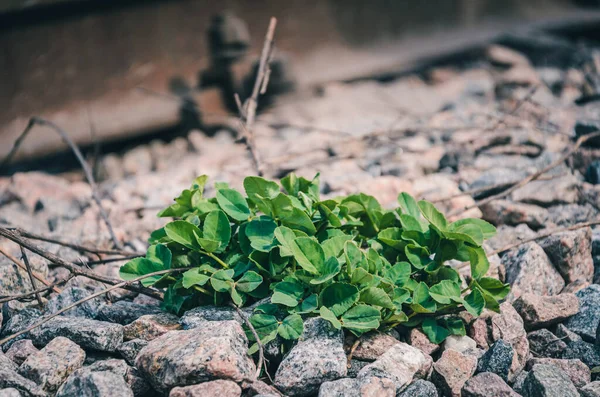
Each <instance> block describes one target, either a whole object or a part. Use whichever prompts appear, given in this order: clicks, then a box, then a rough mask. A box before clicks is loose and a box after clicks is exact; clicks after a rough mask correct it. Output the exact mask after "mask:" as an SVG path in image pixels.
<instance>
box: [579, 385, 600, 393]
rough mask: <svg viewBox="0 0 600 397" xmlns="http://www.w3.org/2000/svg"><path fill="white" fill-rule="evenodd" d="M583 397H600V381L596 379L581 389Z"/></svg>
mask: <svg viewBox="0 0 600 397" xmlns="http://www.w3.org/2000/svg"><path fill="white" fill-rule="evenodd" d="M579 394H581V397H600V381H594V382H591V383H588V384H587V385H585V386H583V387H582V388H581V389H580V390H579Z"/></svg>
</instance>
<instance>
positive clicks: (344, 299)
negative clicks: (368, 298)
mask: <svg viewBox="0 0 600 397" xmlns="http://www.w3.org/2000/svg"><path fill="white" fill-rule="evenodd" d="M359 296H360V294H359V291H358V288H356V287H355V286H354V285H350V284H346V283H333V284H331V285H328V286H327V287H325V289H323V291H321V294H320V295H319V301H320V302H321V306H325V307H327V308H328V309H329V310H331V311H332V312H333V314H335V315H336V316H341V315H342V314H344V313H345V312H346V310H348V309H349V308H350V307H352V305H354V304H355V303H356V302H357V301H358V298H359Z"/></svg>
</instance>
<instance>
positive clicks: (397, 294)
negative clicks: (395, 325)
mask: <svg viewBox="0 0 600 397" xmlns="http://www.w3.org/2000/svg"><path fill="white" fill-rule="evenodd" d="M409 301H410V291H409V290H407V289H404V288H394V299H393V300H392V303H393V304H394V306H395V307H396V309H397V310H402V305H403V304H404V303H408V302H409Z"/></svg>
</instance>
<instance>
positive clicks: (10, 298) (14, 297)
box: [0, 275, 73, 304]
mask: <svg viewBox="0 0 600 397" xmlns="http://www.w3.org/2000/svg"><path fill="white" fill-rule="evenodd" d="M71 278H73V277H72V276H71V275H69V277H67V278H66V279H64V280H60V281H57V282H55V283H52V284H50V285H48V286H46V287H42V288H39V289H36V290H34V291H31V292H26V293H24V294H19V295H8V296H3V297H1V298H0V304H2V303H5V302H10V301H14V300H19V299H25V298H29V297H30V296H33V295H36V294H41V293H44V292H46V291H49V290H51V289H53V287H55V286H57V285H61V284H64V283H66V282H67V281H69V280H70V279H71Z"/></svg>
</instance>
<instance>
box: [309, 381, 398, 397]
mask: <svg viewBox="0 0 600 397" xmlns="http://www.w3.org/2000/svg"><path fill="white" fill-rule="evenodd" d="M338 396H344V397H346V396H347V397H379V396H381V397H395V396H396V385H394V382H392V381H391V380H389V379H386V378H377V377H374V376H371V377H364V378H354V379H352V378H344V379H338V380H334V381H330V382H325V383H323V384H322V385H321V387H320V388H319V397H338Z"/></svg>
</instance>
